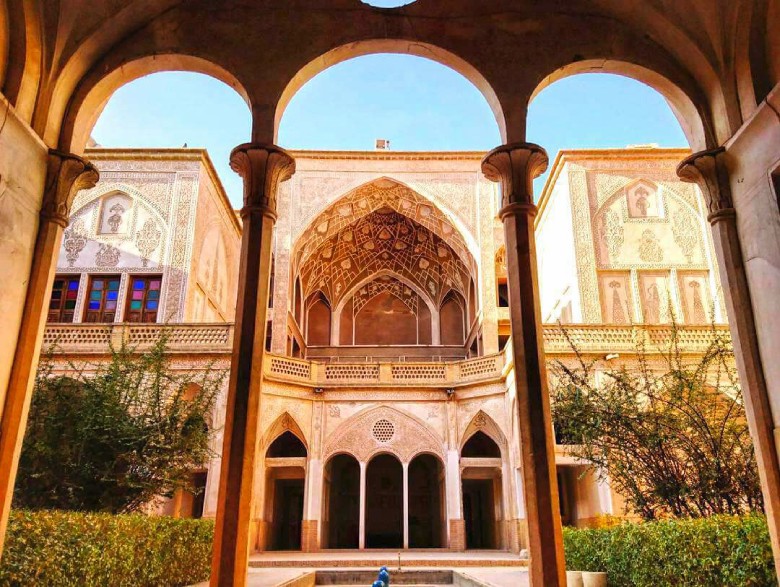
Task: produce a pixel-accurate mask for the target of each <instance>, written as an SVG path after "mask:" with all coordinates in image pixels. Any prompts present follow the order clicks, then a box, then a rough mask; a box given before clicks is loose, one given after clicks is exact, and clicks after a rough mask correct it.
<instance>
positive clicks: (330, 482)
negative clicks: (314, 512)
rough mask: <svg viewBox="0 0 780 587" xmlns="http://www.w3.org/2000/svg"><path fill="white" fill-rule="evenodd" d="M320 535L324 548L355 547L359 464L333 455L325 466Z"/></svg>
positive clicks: (358, 497)
mask: <svg viewBox="0 0 780 587" xmlns="http://www.w3.org/2000/svg"><path fill="white" fill-rule="evenodd" d="M322 501H323V504H324V505H325V507H326V508H327V509H326V511H325V512H324V515H323V528H322V536H323V539H324V540H325V544H324V545H323V546H324V548H357V547H358V545H359V535H360V464H359V463H358V462H357V459H355V457H353V456H351V455H346V454H340V455H336V456H335V457H333V458H332V459H330V460H329V461H328V464H327V465H326V466H325V487H324V493H323V500H322Z"/></svg>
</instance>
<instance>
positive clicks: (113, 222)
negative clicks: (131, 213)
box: [108, 204, 125, 233]
mask: <svg viewBox="0 0 780 587" xmlns="http://www.w3.org/2000/svg"><path fill="white" fill-rule="evenodd" d="M109 212H111V216H109V217H108V226H109V227H110V228H111V232H113V233H116V232H118V231H119V225H120V224H122V216H123V215H124V213H125V207H124V206H123V205H122V204H114V205H113V206H111V208H110V209H109Z"/></svg>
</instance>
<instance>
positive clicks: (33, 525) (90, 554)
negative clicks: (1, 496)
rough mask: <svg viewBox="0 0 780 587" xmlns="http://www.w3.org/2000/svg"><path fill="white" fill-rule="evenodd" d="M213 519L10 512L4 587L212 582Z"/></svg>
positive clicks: (0, 575) (1, 577) (0, 579)
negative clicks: (22, 586) (210, 574)
mask: <svg viewBox="0 0 780 587" xmlns="http://www.w3.org/2000/svg"><path fill="white" fill-rule="evenodd" d="M213 533H214V524H213V522H211V521H209V520H191V519H174V518H167V517H151V516H142V515H118V516H115V515H111V514H85V513H76V512H61V511H54V510H49V511H45V510H40V511H35V512H32V511H26V510H18V511H13V512H12V513H11V519H10V522H9V526H8V534H7V535H6V542H5V549H4V551H3V557H2V561H0V562H1V564H0V585H13V586H16V585H20V586H21V585H47V586H53V587H56V586H59V585H100V586H106V587H124V586H128V587H129V586H139V587H145V586H148V587H151V586H163V585H165V586H178V585H191V584H193V583H197V582H198V581H203V580H205V579H207V578H208V575H209V570H210V567H211V543H212V539H213Z"/></svg>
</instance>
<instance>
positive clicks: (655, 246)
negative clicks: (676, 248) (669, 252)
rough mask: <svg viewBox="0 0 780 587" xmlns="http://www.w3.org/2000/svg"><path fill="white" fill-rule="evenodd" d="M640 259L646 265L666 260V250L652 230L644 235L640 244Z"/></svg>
mask: <svg viewBox="0 0 780 587" xmlns="http://www.w3.org/2000/svg"><path fill="white" fill-rule="evenodd" d="M639 258H640V259H642V261H644V262H645V263H660V262H661V261H663V260H664V250H663V249H662V248H661V244H660V243H659V242H658V237H657V236H656V235H655V233H654V232H653V231H652V230H649V229H648V230H646V231H644V232H643V233H642V240H641V241H640V243H639Z"/></svg>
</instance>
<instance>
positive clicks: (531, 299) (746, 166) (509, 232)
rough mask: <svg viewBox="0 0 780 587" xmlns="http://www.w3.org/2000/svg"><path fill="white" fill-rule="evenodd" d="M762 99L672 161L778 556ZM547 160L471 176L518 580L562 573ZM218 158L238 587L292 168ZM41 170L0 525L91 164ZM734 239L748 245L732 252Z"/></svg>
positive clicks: (243, 154)
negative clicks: (279, 216)
mask: <svg viewBox="0 0 780 587" xmlns="http://www.w3.org/2000/svg"><path fill="white" fill-rule="evenodd" d="M769 100H773V101H774V102H778V101H780V97H779V96H778V91H777V90H776V91H775V92H774V93H773V94H772V95H770V98H768V99H767V103H768V101H769ZM769 110H770V108H769V107H768V106H767V107H765V108H764V107H763V106H762V108H760V109H759V111H758V113H757V114H756V115H755V116H754V117H753V119H751V120H750V121H748V123H746V127H745V128H744V130H743V131H740V133H738V134H737V135H735V137H734V138H733V139H731V140H730V141H729V143H728V144H727V145H726V146H725V149H716V150H712V151H704V152H701V153H697V154H695V155H693V156H691V157H690V158H688V159H687V160H686V161H685V162H683V164H682V165H681V166H680V170H679V173H680V176H681V177H682V178H683V179H686V180H688V181H694V182H696V183H697V184H698V185H699V187H700V188H701V190H702V193H703V194H704V197H705V199H706V201H707V205H708V207H709V209H710V221H711V223H712V224H713V238H714V240H715V246H716V250H717V253H718V261H719V269H720V277H721V279H722V281H723V286H724V291H725V292H726V296H725V297H726V302H727V307H728V310H729V317H730V320H729V322H730V325H731V330H732V335H733V339H734V341H735V349H736V354H737V359H738V367H739V371H740V376H741V380H742V384H743V393H744V396H745V399H746V405H747V414H748V419H749V422H750V426H751V432H752V434H753V438H754V442H755V444H756V453H757V456H758V460H759V470H760V472H761V480H762V486H763V489H764V495H765V501H766V508H767V516H768V520H769V527H770V535H771V536H772V541H773V547H774V549H775V553H777V552H780V545H779V544H778V541H777V531H778V526H779V524H778V516H780V466H779V464H778V454H777V452H778V451H777V446H776V442H777V437H778V436H779V435H780V432H778V431H779V430H780V426H778V425H776V424H775V421H776V420H777V419H778V418H780V377H778V378H775V377H769V376H768V375H767V373H768V372H771V373H774V372H775V371H776V370H777V369H780V366H776V365H768V364H767V362H766V361H762V356H761V352H763V353H765V354H766V353H770V352H774V350H775V349H777V348H778V347H780V329H777V328H771V326H768V325H771V324H773V323H775V322H776V318H773V316H774V315H775V313H776V294H777V292H778V291H780V277H778V273H777V271H776V270H775V269H774V267H776V266H777V263H775V261H777V260H778V257H780V238H777V235H774V234H769V235H768V236H767V238H763V240H762V239H760V238H757V237H756V238H754V235H755V231H760V230H761V229H762V226H761V224H760V223H761V221H762V220H766V219H767V218H771V219H772V222H773V223H774V224H772V226H774V225H775V224H776V216H777V208H776V202H777V195H776V194H774V192H773V189H774V188H773V184H772V180H773V176H772V173H771V170H772V169H775V170H776V169H777V160H778V159H777V154H778V150H777V148H776V147H775V145H776V144H780V138H778V137H775V136H774V135H772V134H771V132H768V131H767V132H765V131H764V130H763V129H766V128H771V129H777V124H776V121H774V124H773V125H772V124H770V123H771V120H774V119H771V120H770V121H765V120H763V119H762V117H765V116H766V117H770V118H771V116H772V114H771V112H769ZM772 132H775V131H774V130H773V131H772ZM778 132H780V131H778ZM775 134H777V132H775ZM767 145H769V147H771V148H769V147H768V146H767ZM762 149H763V150H762ZM546 165H547V155H546V153H545V152H544V150H543V149H542V148H541V147H539V146H537V145H533V144H528V143H513V144H507V145H503V146H501V147H499V148H497V149H495V150H493V151H492V152H490V153H489V154H488V155H487V156H486V157H485V159H484V161H483V171H484V173H485V174H486V176H487V177H488V178H490V179H492V180H494V181H496V182H498V183H500V184H501V190H502V196H503V208H502V210H501V218H502V220H503V224H504V232H505V239H506V263H507V273H508V288H509V296H510V316H511V327H512V331H511V332H512V345H513V349H512V350H513V353H514V359H515V377H514V385H515V388H516V389H515V391H516V395H517V400H518V401H517V406H518V407H517V417H518V418H517V422H518V423H517V425H518V428H519V434H520V439H521V443H520V444H521V446H520V451H521V452H520V454H521V463H522V475H523V489H524V499H525V507H526V518H527V524H528V537H529V551H530V557H531V565H530V576H531V582H532V584H533V585H545V586H554V585H564V584H565V576H564V558H563V545H562V538H561V525H560V515H559V512H558V488H557V484H556V475H555V463H554V441H553V437H552V427H551V419H550V406H549V395H548V391H547V376H546V372H545V365H544V361H543V356H542V344H541V342H542V341H541V328H540V326H541V321H540V313H539V288H538V283H537V275H536V251H535V247H534V232H533V230H534V227H533V218H534V215H535V213H536V207H535V205H534V200H533V193H532V181H533V179H534V178H535V177H536V176H538V175H539V174H540V173H542V172H543V170H544V169H545V168H546ZM773 165H774V166H775V167H772V166H773ZM231 166H232V168H233V169H234V170H235V171H237V172H238V173H239V174H240V175H241V176H242V178H243V179H244V206H243V208H242V210H241V215H242V218H243V234H242V242H241V260H240V267H241V269H240V281H239V292H238V299H237V303H236V329H235V332H236V334H235V340H234V344H233V357H232V368H231V372H230V384H229V392H228V399H227V412H226V421H225V427H224V446H223V454H222V467H221V479H220V485H219V501H218V507H217V519H216V529H215V540H214V550H213V564H212V569H213V570H212V577H211V584H212V585H239V586H240V585H244V584H245V583H246V572H247V563H248V554H249V547H250V544H249V523H250V517H251V510H252V502H253V499H254V488H253V473H254V471H255V468H256V465H257V460H258V445H259V438H258V430H259V424H260V414H261V409H262V407H261V405H260V399H261V385H262V381H261V379H262V378H261V374H262V359H263V352H264V338H265V323H266V309H267V301H268V293H269V279H270V274H271V252H272V251H271V242H272V231H273V226H274V222H275V211H276V194H277V189H278V185H279V182H281V181H284V180H285V179H288V178H289V177H291V175H292V174H293V172H294V169H295V163H294V161H293V159H292V157H291V156H290V155H289V154H287V153H286V152H285V151H284V150H282V149H281V148H279V147H277V146H275V145H267V144H259V143H253V144H245V145H241V146H239V147H237V148H236V149H234V150H233V152H232V154H231ZM46 169H47V170H46V181H45V188H44V191H43V193H44V195H43V199H42V202H43V205H42V208H41V214H40V226H39V228H38V232H37V238H36V241H35V248H34V255H33V259H32V264H31V272H30V278H29V280H28V288H27V295H26V297H25V302H24V309H23V316H22V321H21V326H20V327H19V337H18V342H17V345H16V352H15V355H14V363H13V367H12V371H11V375H10V380H9V381H10V383H9V386H8V392H7V393H6V396H5V398H4V408H3V412H2V421H1V428H0V500H2V503H0V535H2V534H3V533H4V530H5V527H6V524H7V520H8V512H9V509H10V503H11V498H12V492H13V485H14V481H15V472H16V465H17V462H18V456H19V452H20V447H21V443H22V439H23V437H24V431H25V424H26V419H27V410H28V407H29V402H30V394H31V390H32V386H33V381H34V376H35V368H36V366H37V360H38V355H39V352H40V347H41V340H42V331H43V327H44V322H45V311H44V310H45V308H46V306H47V304H48V301H49V296H50V289H51V283H52V279H53V271H54V264H55V260H56V256H57V254H58V251H59V246H60V241H61V238H62V229H63V227H64V226H65V225H66V224H67V217H68V213H69V206H70V203H71V202H72V199H73V196H74V194H75V193H76V192H77V191H78V190H79V189H83V188H85V187H89V186H91V185H94V184H95V182H96V180H97V172H96V170H95V169H94V167H93V166H92V165H90V164H89V163H88V162H86V161H84V160H83V159H81V158H79V157H76V156H75V155H70V154H64V153H58V152H56V151H50V152H49V154H48V163H47V165H46ZM767 170H769V173H768V172H767ZM772 206H774V208H773V207H772ZM769 214H774V216H769ZM746 235H748V236H746ZM759 245H766V246H765V247H764V248H762V247H761V246H759ZM743 246H746V247H747V250H746V251H745V254H744V255H743ZM767 248H768V249H771V250H767ZM757 286H762V287H763V290H762V291H757V290H756V287H757ZM751 287H752V288H753V290H752V291H751V289H750V288H751ZM756 316H759V317H760V320H759V319H756ZM757 324H762V328H760V329H757ZM773 402H774V403H773ZM773 412H774V415H773ZM363 487H364V485H363ZM776 560H777V557H776Z"/></svg>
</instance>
